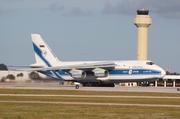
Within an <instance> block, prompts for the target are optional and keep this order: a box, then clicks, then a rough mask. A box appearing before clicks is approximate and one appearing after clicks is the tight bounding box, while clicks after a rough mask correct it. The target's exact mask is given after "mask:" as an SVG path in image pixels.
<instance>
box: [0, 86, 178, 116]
mask: <svg viewBox="0 0 180 119" xmlns="http://www.w3.org/2000/svg"><path fill="white" fill-rule="evenodd" d="M0 94H37V96H0V101H19V102H17V103H14V102H0V119H12V118H13V119H132V118H133V119H144V118H146V119H179V117H180V112H179V111H180V108H176V107H158V106H156V107H149V106H132V105H130V106H123V105H121V106H113V105H111V104H113V103H120V104H155V105H160V104H162V105H180V101H179V100H180V99H176V98H156V96H158V97H159V96H161V97H180V94H178V93H177V94H174V93H173V94H170V93H142V92H141V93H138V92H136V93H134V92H97V91H95V92H93V91H79V90H74V91H73V90H71V91H69V90H28V89H26V90H22V89H0ZM40 94H41V95H42V94H48V95H106V96H107V95H109V96H155V98H154V97H153V98H143V97H140V98H127V97H125V98H115V97H103V98H101V97H67V96H38V95H40ZM23 101H40V102H83V103H86V102H87V103H105V104H106V105H86V104H51V103H28V102H26V103H24V102H23Z"/></svg>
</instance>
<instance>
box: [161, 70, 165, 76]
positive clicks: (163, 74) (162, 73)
mask: <svg viewBox="0 0 180 119" xmlns="http://www.w3.org/2000/svg"><path fill="white" fill-rule="evenodd" d="M161 75H162V76H163V77H164V76H165V75H166V72H165V71H164V70H163V69H162V70H161Z"/></svg>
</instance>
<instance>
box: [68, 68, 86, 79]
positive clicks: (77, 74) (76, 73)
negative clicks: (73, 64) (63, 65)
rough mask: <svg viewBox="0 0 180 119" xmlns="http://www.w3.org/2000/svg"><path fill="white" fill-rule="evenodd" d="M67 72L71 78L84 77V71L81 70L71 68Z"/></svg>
mask: <svg viewBox="0 0 180 119" xmlns="http://www.w3.org/2000/svg"><path fill="white" fill-rule="evenodd" d="M69 73H70V74H71V76H72V77H73V78H81V79H83V78H86V72H84V71H81V70H76V69H72V70H71V71H69Z"/></svg>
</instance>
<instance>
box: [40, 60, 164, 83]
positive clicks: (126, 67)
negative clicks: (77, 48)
mask: <svg viewBox="0 0 180 119" xmlns="http://www.w3.org/2000/svg"><path fill="white" fill-rule="evenodd" d="M98 62H102V61H77V62H57V63H53V64H54V66H68V65H82V64H87V65H88V64H89V63H98ZM111 62H114V63H115V64H116V66H115V68H114V69H111V70H108V76H107V77H95V76H94V75H93V73H92V72H86V75H87V76H86V78H84V79H76V78H73V77H71V75H70V74H68V73H66V72H64V71H58V72H54V73H53V72H52V71H51V72H52V73H47V72H42V73H44V74H46V75H49V76H52V77H55V78H60V79H64V80H69V81H70V80H72V81H73V80H75V81H79V82H84V81H96V80H100V81H103V82H114V83H116V82H138V81H150V80H156V79H160V78H163V77H164V76H165V71H164V70H163V69H162V68H160V67H159V66H157V65H155V64H149V63H152V62H151V61H148V60H145V61H137V60H129V61H111ZM55 73H56V74H55Z"/></svg>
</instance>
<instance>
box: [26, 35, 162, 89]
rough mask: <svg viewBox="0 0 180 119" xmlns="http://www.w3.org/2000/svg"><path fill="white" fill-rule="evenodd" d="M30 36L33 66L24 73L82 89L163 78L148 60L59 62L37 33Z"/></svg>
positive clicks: (157, 68) (159, 69)
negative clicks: (30, 73)
mask: <svg viewBox="0 0 180 119" xmlns="http://www.w3.org/2000/svg"><path fill="white" fill-rule="evenodd" d="M31 37H32V42H33V48H34V55H35V60H36V63H35V64H32V65H30V67H31V68H29V69H23V70H29V71H37V72H40V73H42V74H45V75H47V76H50V77H53V78H57V79H60V80H64V81H72V82H79V83H81V84H82V85H83V86H114V83H120V82H142V81H153V80H157V79H160V78H163V77H164V76H165V71H164V70H163V69H162V68H161V67H159V66H157V65H156V64H154V63H153V62H151V61H149V60H143V61H139V60H127V61H126V60H125V61H73V62H62V61H59V60H58V58H57V57H56V55H55V54H54V53H53V52H52V50H51V49H50V47H49V46H48V45H47V43H46V42H45V41H44V40H43V38H42V37H41V36H40V35H39V34H31Z"/></svg>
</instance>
